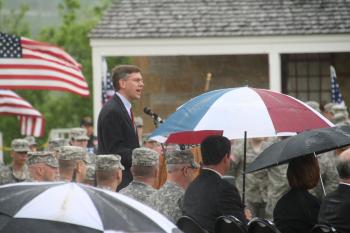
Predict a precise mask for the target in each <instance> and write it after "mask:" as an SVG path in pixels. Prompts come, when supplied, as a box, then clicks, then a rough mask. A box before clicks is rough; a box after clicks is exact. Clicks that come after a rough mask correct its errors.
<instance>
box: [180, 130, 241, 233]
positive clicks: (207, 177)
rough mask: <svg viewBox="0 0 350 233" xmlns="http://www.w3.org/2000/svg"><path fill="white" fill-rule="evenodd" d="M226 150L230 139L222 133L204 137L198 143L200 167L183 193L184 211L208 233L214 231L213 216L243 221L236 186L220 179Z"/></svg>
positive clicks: (225, 168) (226, 164)
mask: <svg viewBox="0 0 350 233" xmlns="http://www.w3.org/2000/svg"><path fill="white" fill-rule="evenodd" d="M230 151H231V143H230V141H229V140H228V139H227V138H225V137H223V136H209V137H207V138H206V139H204V140H203V142H202V143H201V153H202V158H203V168H202V169H201V171H200V174H199V176H198V177H197V178H196V179H195V180H194V181H193V182H192V183H191V184H190V185H189V186H188V188H187V190H186V192H185V196H184V201H183V211H184V215H188V216H190V217H192V218H194V219H195V220H196V221H197V222H198V224H199V225H200V226H202V227H203V228H204V229H206V230H208V231H209V232H210V233H212V232H214V227H215V220H216V218H217V217H219V216H222V215H233V216H235V217H236V218H238V219H240V220H241V221H242V222H244V223H246V221H247V220H246V218H245V216H244V206H243V204H242V202H241V198H240V196H239V193H238V190H237V188H236V187H235V186H233V185H232V184H230V183H229V182H227V181H226V180H224V179H222V176H223V175H224V174H225V173H226V172H227V171H228V170H229V169H230Z"/></svg>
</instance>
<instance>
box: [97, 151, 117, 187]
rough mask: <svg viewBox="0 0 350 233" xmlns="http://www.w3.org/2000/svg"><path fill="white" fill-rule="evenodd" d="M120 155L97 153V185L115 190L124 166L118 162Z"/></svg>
mask: <svg viewBox="0 0 350 233" xmlns="http://www.w3.org/2000/svg"><path fill="white" fill-rule="evenodd" d="M120 160H121V157H120V155H114V154H109V155H98V156H97V158H96V183H97V187H98V188H101V189H105V190H109V191H112V192H115V191H116V190H117V187H118V185H119V184H120V183H121V182H122V177H123V174H122V170H124V166H123V165H122V164H121V162H120Z"/></svg>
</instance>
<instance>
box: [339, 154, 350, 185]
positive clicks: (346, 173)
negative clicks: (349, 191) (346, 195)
mask: <svg viewBox="0 0 350 233" xmlns="http://www.w3.org/2000/svg"><path fill="white" fill-rule="evenodd" d="M337 170H338V173H339V177H340V179H342V180H343V181H344V180H347V181H349V182H350V149H347V150H345V151H343V152H342V153H341V154H340V155H339V156H338V157H337Z"/></svg>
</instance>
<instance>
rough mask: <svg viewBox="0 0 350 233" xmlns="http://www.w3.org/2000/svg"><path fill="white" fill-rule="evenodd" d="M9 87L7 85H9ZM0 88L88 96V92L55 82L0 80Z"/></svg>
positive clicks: (64, 83)
mask: <svg viewBox="0 0 350 233" xmlns="http://www.w3.org/2000/svg"><path fill="white" fill-rule="evenodd" d="M10 82H12V83H11V85H9V83H10ZM0 86H1V87H2V88H7V89H10V88H11V89H31V90H47V89H50V90H56V91H69V92H73V93H76V94H79V95H82V96H88V95H89V91H88V90H82V89H81V88H77V87H75V86H73V85H70V84H68V83H66V82H60V81H55V80H41V81H40V80H24V79H23V80H11V79H0Z"/></svg>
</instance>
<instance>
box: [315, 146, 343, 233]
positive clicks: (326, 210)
mask: <svg viewBox="0 0 350 233" xmlns="http://www.w3.org/2000/svg"><path fill="white" fill-rule="evenodd" d="M336 164H337V170H338V174H339V177H340V183H339V186H338V188H337V189H336V190H335V191H334V192H332V193H330V194H328V195H327V196H326V198H325V199H324V200H323V202H322V204H321V208H320V212H319V216H318V222H319V223H322V224H328V225H331V226H333V227H334V228H335V229H336V230H337V232H338V233H349V232H350V217H349V214H350V149H347V150H346V151H344V152H342V153H341V154H340V155H339V156H338V158H337V159H336Z"/></svg>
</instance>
